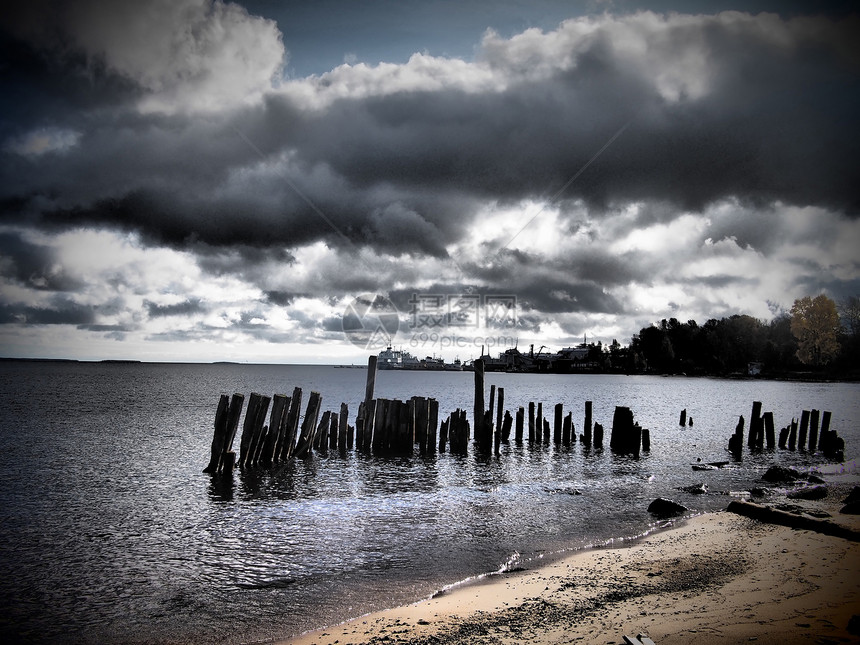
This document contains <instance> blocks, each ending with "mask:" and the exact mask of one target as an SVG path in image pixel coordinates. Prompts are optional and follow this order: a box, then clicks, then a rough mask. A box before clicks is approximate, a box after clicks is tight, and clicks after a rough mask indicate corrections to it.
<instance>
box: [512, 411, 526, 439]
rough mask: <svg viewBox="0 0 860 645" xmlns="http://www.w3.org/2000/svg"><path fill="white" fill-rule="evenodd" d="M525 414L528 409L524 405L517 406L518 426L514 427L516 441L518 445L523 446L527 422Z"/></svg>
mask: <svg viewBox="0 0 860 645" xmlns="http://www.w3.org/2000/svg"><path fill="white" fill-rule="evenodd" d="M525 414H526V411H525V409H524V408H523V407H522V406H520V407H519V408H517V420H516V426H515V428H514V442H515V443H516V444H517V445H518V446H521V445H522V443H523V426H524V424H525Z"/></svg>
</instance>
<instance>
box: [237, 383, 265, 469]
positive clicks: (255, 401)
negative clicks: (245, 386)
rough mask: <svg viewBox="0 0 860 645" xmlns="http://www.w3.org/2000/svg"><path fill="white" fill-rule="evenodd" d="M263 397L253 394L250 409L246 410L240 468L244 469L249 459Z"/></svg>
mask: <svg viewBox="0 0 860 645" xmlns="http://www.w3.org/2000/svg"><path fill="white" fill-rule="evenodd" d="M262 398H263V397H262V395H260V394H258V393H257V392H251V396H250V397H248V407H247V409H246V410H245V421H244V423H243V424H242V438H241V439H240V440H239V467H240V468H242V467H243V465H244V463H245V460H246V459H247V458H248V450H249V448H250V445H251V435H252V434H253V433H254V424H255V423H256V420H257V410H259V409H260V401H261V400H262Z"/></svg>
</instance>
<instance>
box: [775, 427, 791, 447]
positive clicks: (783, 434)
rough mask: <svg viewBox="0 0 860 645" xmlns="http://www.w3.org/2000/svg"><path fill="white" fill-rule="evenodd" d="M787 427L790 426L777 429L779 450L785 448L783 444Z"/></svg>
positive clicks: (786, 434) (787, 431)
mask: <svg viewBox="0 0 860 645" xmlns="http://www.w3.org/2000/svg"><path fill="white" fill-rule="evenodd" d="M789 427H790V426H785V427H784V428H782V429H781V430H780V431H779V442H778V444H777V445H778V446H779V448H780V449H781V450H785V444H786V442H787V441H788V433H789Z"/></svg>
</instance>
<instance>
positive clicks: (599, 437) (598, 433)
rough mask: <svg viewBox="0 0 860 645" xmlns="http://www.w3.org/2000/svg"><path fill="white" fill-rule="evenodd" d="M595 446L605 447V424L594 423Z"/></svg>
mask: <svg viewBox="0 0 860 645" xmlns="http://www.w3.org/2000/svg"><path fill="white" fill-rule="evenodd" d="M593 438H594V447H595V448H603V425H602V424H600V423H597V422H595V423H594V437H593Z"/></svg>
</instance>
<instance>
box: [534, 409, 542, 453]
mask: <svg viewBox="0 0 860 645" xmlns="http://www.w3.org/2000/svg"><path fill="white" fill-rule="evenodd" d="M535 424H536V426H535V441H536V442H537V443H541V441H543V402H542V401H538V404H537V418H536V419H535Z"/></svg>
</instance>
